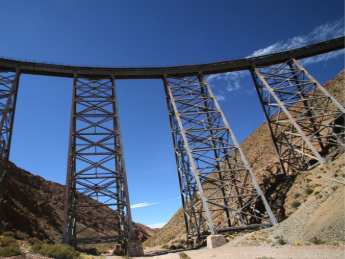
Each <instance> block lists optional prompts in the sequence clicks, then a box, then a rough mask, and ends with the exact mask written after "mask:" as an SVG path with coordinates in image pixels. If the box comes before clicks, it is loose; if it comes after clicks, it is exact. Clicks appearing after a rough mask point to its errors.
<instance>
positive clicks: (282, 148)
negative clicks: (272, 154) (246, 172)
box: [251, 59, 345, 174]
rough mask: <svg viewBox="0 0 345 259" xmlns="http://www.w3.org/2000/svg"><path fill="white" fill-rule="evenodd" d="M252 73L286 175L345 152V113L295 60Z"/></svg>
mask: <svg viewBox="0 0 345 259" xmlns="http://www.w3.org/2000/svg"><path fill="white" fill-rule="evenodd" d="M251 74H252V77H253V80H254V83H255V87H256V90H257V93H258V96H259V99H260V102H261V105H262V108H263V111H264V114H265V117H266V120H267V123H268V126H269V129H270V133H271V136H272V140H273V142H274V145H275V148H276V152H277V154H278V157H279V160H280V163H281V166H282V170H283V172H284V173H285V174H295V173H297V172H298V171H300V170H304V169H308V168H312V167H313V166H315V165H316V164H322V163H326V162H327V159H328V158H329V157H331V156H334V155H336V154H338V153H339V152H340V151H341V150H343V149H344V148H345V145H344V143H345V141H344V138H345V135H344V134H345V127H344V114H345V110H344V108H343V107H342V105H341V104H340V103H339V102H338V101H337V100H336V99H335V98H334V97H333V96H331V95H330V94H329V93H328V92H327V90H326V89H324V88H323V87H322V86H321V85H320V84H319V83H318V82H317V81H316V80H315V79H314V78H313V77H312V76H311V75H310V74H309V73H308V72H307V71H306V70H305V69H304V68H303V67H302V66H301V64H299V63H298V62H297V61H296V60H295V59H290V60H288V61H286V62H284V63H282V64H279V65H275V66H269V67H253V68H252V69H251Z"/></svg>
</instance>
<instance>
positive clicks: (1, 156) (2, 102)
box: [0, 69, 20, 223]
mask: <svg viewBox="0 0 345 259" xmlns="http://www.w3.org/2000/svg"><path fill="white" fill-rule="evenodd" d="M19 77H20V69H17V70H14V71H0V109H1V114H0V116H1V120H0V130H1V135H0V177H1V179H0V223H1V220H2V213H3V206H4V198H5V197H4V195H5V188H6V176H7V167H8V165H7V162H8V160H9V157H10V148H11V140H12V131H13V121H14V115H15V110H16V103H17V94H18V87H19Z"/></svg>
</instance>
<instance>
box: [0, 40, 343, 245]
mask: <svg viewBox="0 0 345 259" xmlns="http://www.w3.org/2000/svg"><path fill="white" fill-rule="evenodd" d="M343 48H344V37H342V38H337V39H334V40H330V41H325V42H323V43H318V44H314V45H310V46H306V47H303V48H299V49H294V50H290V51H286V52H281V53H276V54H272V55H267V56H261V57H255V58H247V59H242V60H231V61H225V62H218V63H212V64H204V65H195V66H182V67H177V66H176V67H167V68H164V67H158V68H95V67H76V66H75V67H73V66H62V65H56V64H44V63H35V62H25V61H24V62H21V61H13V60H8V59H0V107H1V108H0V109H1V120H0V129H1V136H0V152H1V163H0V177H1V179H0V199H1V200H0V216H1V214H2V204H3V199H4V188H5V180H6V175H7V161H8V159H9V153H10V144H11V136H12V129H13V121H14V113H15V106H16V97H17V92H18V86H19V77H20V74H22V73H24V74H36V75H50V76H60V77H71V78H74V84H73V93H74V94H73V99H72V111H71V128H70V140H69V153H68V166H67V180H66V195H65V214H64V233H63V242H65V243H71V244H76V243H94V242H109V241H119V240H125V239H128V238H129V239H133V238H134V236H133V228H132V219H131V212H130V203H129V196H128V187H127V179H126V170H125V163H124V154H123V148H122V139H121V128H120V120H119V113H118V108H117V100H116V91H115V79H134V78H137V79H140V78H141V79H143V78H160V79H163V83H164V88H165V93H166V100H167V106H168V111H169V119H170V125H171V132H172V137H173V143H174V151H175V158H176V165H177V170H178V176H179V182H180V191H181V198H182V204H183V209H184V216H185V224H186V229H187V235H188V236H200V235H201V234H216V233H218V232H221V231H228V230H235V229H243V228H251V227H259V226H272V225H275V224H277V221H276V219H275V217H274V214H273V213H272V210H271V208H270V206H269V204H268V203H267V201H266V199H265V197H264V195H263V193H262V191H261V188H260V186H259V184H258V183H257V181H256V179H255V176H254V174H253V172H252V170H251V168H250V167H249V165H248V163H247V160H246V158H245V156H244V154H243V152H242V150H241V148H240V146H239V144H238V142H237V141H236V138H235V136H234V134H233V132H232V130H231V128H230V126H229V124H228V122H227V120H226V118H225V117H224V114H223V113H222V111H221V109H220V106H219V105H218V103H217V100H216V99H215V97H214V95H213V93H212V91H211V89H210V87H209V85H208V84H207V81H206V79H205V78H204V75H209V74H216V73H223V72H232V71H239V70H249V71H250V72H251V74H252V77H253V80H254V84H255V87H256V90H257V93H258V96H259V99H260V102H261V105H262V108H263V111H264V114H265V117H266V120H267V122H268V126H269V130H270V132H271V136H272V140H273V143H274V145H275V148H276V151H277V155H278V157H279V160H280V163H281V167H282V171H283V172H284V173H285V174H288V173H297V172H298V171H299V170H302V169H308V168H311V167H312V166H314V165H316V164H318V163H326V162H327V159H328V158H329V157H332V156H334V155H337V154H338V153H340V152H343V151H344V149H345V125H344V122H345V110H344V107H343V106H342V105H341V104H340V103H339V102H337V100H335V99H334V98H333V97H332V96H331V95H330V94H329V93H328V92H327V91H326V90H325V89H324V88H323V87H322V86H321V85H320V84H319V83H318V82H317V81H316V80H315V79H314V78H313V77H312V76H311V75H310V74H309V73H308V72H307V71H306V70H305V69H304V68H303V67H302V66H301V65H300V64H299V63H298V61H297V60H298V59H302V58H307V57H310V56H314V55H318V54H323V53H326V52H330V51H334V50H338V49H343ZM100 210H103V211H106V212H107V213H106V216H101V215H104V213H103V214H100V213H99V212H100Z"/></svg>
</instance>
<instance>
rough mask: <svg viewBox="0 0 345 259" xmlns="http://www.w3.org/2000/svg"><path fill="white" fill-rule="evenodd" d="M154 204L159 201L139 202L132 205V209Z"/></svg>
mask: <svg viewBox="0 0 345 259" xmlns="http://www.w3.org/2000/svg"><path fill="white" fill-rule="evenodd" d="M154 204H157V203H156V202H155V203H147V202H144V203H138V204H134V205H132V206H131V209H135V208H141V207H146V206H150V205H154Z"/></svg>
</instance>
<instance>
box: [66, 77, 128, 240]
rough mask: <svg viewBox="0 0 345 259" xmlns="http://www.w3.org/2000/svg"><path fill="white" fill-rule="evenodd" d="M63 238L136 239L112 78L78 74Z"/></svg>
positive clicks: (72, 115) (69, 151)
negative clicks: (85, 76) (86, 76)
mask: <svg viewBox="0 0 345 259" xmlns="http://www.w3.org/2000/svg"><path fill="white" fill-rule="evenodd" d="M70 127H71V128H70V138H69V146H68V164H67V179H66V192H65V211H64V227H63V240H62V242H63V243H69V244H76V243H84V244H85V243H97V242H113V241H119V240H124V239H128V238H129V239H134V234H133V225H132V218H131V210H130V203H129V197H128V187H127V177H126V169H125V160H124V154H123V146H122V138H121V128H120V120H119V113H118V106H117V99H116V91H115V82H114V77H107V78H102V79H87V78H81V77H78V75H76V74H75V75H74V84H73V100H72V111H71V126H70Z"/></svg>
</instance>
